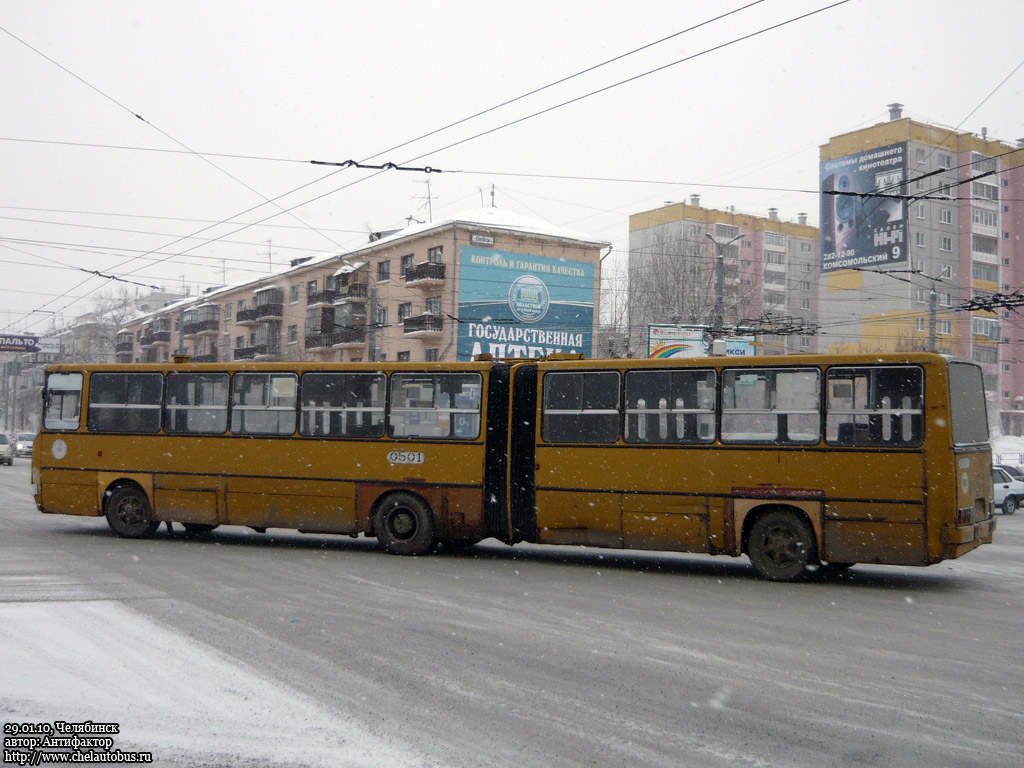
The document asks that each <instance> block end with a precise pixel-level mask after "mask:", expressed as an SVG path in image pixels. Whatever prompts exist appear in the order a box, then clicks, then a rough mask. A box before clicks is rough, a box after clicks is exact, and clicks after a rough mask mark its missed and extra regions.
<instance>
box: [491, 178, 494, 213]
mask: <svg viewBox="0 0 1024 768" xmlns="http://www.w3.org/2000/svg"><path fill="white" fill-rule="evenodd" d="M494 207H495V205H494V185H493V184H491V208H494Z"/></svg>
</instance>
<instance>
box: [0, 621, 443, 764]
mask: <svg viewBox="0 0 1024 768" xmlns="http://www.w3.org/2000/svg"><path fill="white" fill-rule="evenodd" d="M0 659H3V675H2V679H0V718H2V719H3V721H4V722H5V723H14V722H17V723H53V722H55V721H57V720H62V721H64V722H68V723H83V722H86V721H92V722H93V723H118V724H119V725H120V728H119V733H118V734H117V735H116V736H114V748H115V749H121V750H141V751H146V752H151V753H152V755H153V761H154V764H155V765H165V766H167V765H182V766H185V765H189V766H203V765H210V766H214V765H216V766H221V767H228V766H233V767H236V768H237V767H241V766H246V767H252V768H255V766H268V767H269V766H277V765H282V766H284V765H287V766H296V767H298V766H302V767H303V768H305V767H310V766H341V767H345V768H348V767H351V768H385V766H418V765H421V764H422V763H423V760H421V759H420V758H418V757H417V756H415V755H412V754H408V753H405V752H403V751H402V750H401V749H400V748H396V747H393V746H392V745H390V744H385V743H384V742H383V741H382V740H381V739H379V738H377V737H375V736H373V735H371V734H368V733H367V732H366V730H365V728H364V727H361V725H360V723H359V721H358V720H357V719H356V718H354V717H353V718H352V719H351V720H349V719H346V718H341V717H338V716H337V715H336V714H334V713H329V712H326V711H324V710H323V709H322V708H320V707H319V706H318V705H317V704H316V703H315V702H313V701H310V700H308V699H306V698H303V697H302V696H300V695H298V694H297V693H295V692H294V691H289V690H288V689H287V688H285V687H283V686H281V685H279V684H277V683H275V682H273V681H270V680H266V679H264V678H261V677H259V676H258V675H257V674H256V673H255V672H254V671H252V670H250V669H248V668H246V667H245V666H243V665H241V664H238V663H237V662H235V661H233V660H232V659H230V658H227V657H225V656H223V655H222V654H220V653H218V652H216V651H214V650H212V649H210V648H208V647H207V646H204V645H203V644H201V643H198V642H196V641H194V640H191V639H189V638H187V637H184V636H182V635H179V634H177V633H175V632H173V631H172V630H169V629H167V628H165V627H163V626H161V625H159V624H156V623H155V622H153V621H151V620H150V619H148V618H147V617H145V616H143V615H141V614H139V613H138V612H136V611H133V610H131V609H130V608H127V607H125V606H123V605H120V604H118V603H113V602H108V601H83V602H47V603H3V604H0Z"/></svg>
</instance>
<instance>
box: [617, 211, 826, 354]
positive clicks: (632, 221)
mask: <svg viewBox="0 0 1024 768" xmlns="http://www.w3.org/2000/svg"><path fill="white" fill-rule="evenodd" d="M818 243H819V237H818V229H817V228H816V227H813V226H810V225H808V224H807V216H806V214H803V213H801V214H799V215H798V217H797V221H796V222H790V221H782V220H781V219H780V218H779V216H778V211H777V210H776V209H774V208H772V209H769V211H768V216H764V217H762V216H754V215H752V214H748V213H740V212H737V211H735V210H718V209H714V208H705V207H702V206H701V204H700V197H699V195H692V196H691V197H690V201H689V203H669V204H667V205H665V206H663V207H661V208H656V209H654V210H650V211H643V212H641V213H636V214H633V215H632V216H630V218H629V311H628V322H627V324H628V328H629V348H630V353H631V354H633V355H637V356H640V357H647V356H648V355H649V354H652V348H651V345H650V342H649V338H650V333H651V328H652V327H653V326H661V325H677V326H680V327H690V326H707V327H711V328H714V327H716V326H719V327H725V328H727V329H728V328H734V327H736V326H739V327H741V328H742V327H749V326H751V325H753V324H757V323H758V321H761V326H762V327H763V328H766V329H768V330H770V329H771V328H772V327H777V328H779V329H782V328H783V327H787V328H789V329H791V330H792V329H795V328H797V327H803V328H806V329H811V328H813V326H814V325H815V323H816V322H817V316H818V306H817V298H818V291H817V281H818V264H819V261H820V260H819V257H818ZM719 267H720V272H719V269H718V268H719ZM719 278H720V279H721V286H719V285H718V280H719ZM756 344H757V354H784V353H787V352H791V353H795V352H814V351H816V350H817V348H818V342H817V339H816V337H815V336H814V335H813V334H811V333H787V334H785V335H782V334H778V335H771V334H763V335H758V336H757V337H756Z"/></svg>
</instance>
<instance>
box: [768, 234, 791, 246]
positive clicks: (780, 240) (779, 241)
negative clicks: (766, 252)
mask: <svg viewBox="0 0 1024 768" xmlns="http://www.w3.org/2000/svg"><path fill="white" fill-rule="evenodd" d="M764 244H765V245H774V246H781V247H783V248H785V247H786V236H785V235H777V234H775V233H774V232H765V233H764Z"/></svg>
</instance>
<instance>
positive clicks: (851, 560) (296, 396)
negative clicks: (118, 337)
mask: <svg viewBox="0 0 1024 768" xmlns="http://www.w3.org/2000/svg"><path fill="white" fill-rule="evenodd" d="M43 394H44V416H43V427H42V430H41V432H40V435H39V438H38V439H37V441H36V450H35V455H34V457H33V464H32V471H33V475H32V478H33V483H34V484H35V498H36V503H37V505H38V507H39V509H40V510H41V511H43V512H48V513H61V514H73V515H105V516H106V518H107V520H108V522H109V524H110V527H111V528H112V529H113V530H114V531H115V532H116V533H117V534H118V535H121V536H125V537H131V538H137V537H144V536H148V535H150V534H152V533H153V532H154V531H155V530H156V528H157V527H158V526H159V524H160V523H161V522H162V521H167V522H171V521H174V522H178V523H181V524H182V525H183V526H184V527H185V529H186V530H190V531H198V532H207V531H211V530H213V529H214V528H216V527H217V526H219V525H243V526H249V527H252V528H255V529H256V530H260V531H262V530H265V529H266V528H269V527H281V528H293V529H298V530H300V531H303V532H311V533H312V532H315V533H338V534H349V535H360V534H362V535H367V536H375V537H376V538H377V539H378V541H379V542H380V544H381V546H382V547H383V548H384V549H385V550H386V551H388V552H392V553H395V554H409V555H418V554H425V553H426V552H428V551H430V550H431V549H432V548H433V547H434V546H435V545H436V544H438V543H442V544H444V545H446V546H448V547H455V546H459V545H464V544H471V543H475V542H477V541H480V540H481V539H484V538H490V537H493V538H496V539H499V540H501V541H504V542H506V543H509V544H515V543H516V542H521V541H522V542H536V543H550V544H578V545H589V546H595V547H618V548H627V549H647V550H673V551H679V552H700V553H710V554H723V555H733V556H739V555H743V554H746V555H748V556H749V558H750V561H751V563H752V565H753V567H754V570H755V571H756V572H757V574H758V575H760V576H762V577H764V578H768V579H774V580H790V579H794V578H797V577H799V576H801V575H802V574H803V573H805V571H807V570H808V569H811V568H815V567H818V568H825V569H830V570H841V569H845V568H848V567H850V566H851V565H853V564H855V563H887V564H900V565H922V566H923V565H930V564H933V563H937V562H940V561H941V560H944V559H949V558H955V557H959V556H960V555H963V554H964V553H966V552H968V551H970V550H971V549H974V548H975V547H977V546H979V545H981V544H983V543H987V542H990V541H991V540H992V533H993V531H994V529H995V521H994V519H993V506H992V484H991V480H990V465H991V454H990V449H989V444H988V423H987V418H986V411H985V398H984V391H983V384H982V374H981V369H980V368H979V367H978V366H977V365H976V364H974V363H971V362H967V361H961V360H953V359H950V358H947V357H943V356H940V355H935V354H928V353H907V354H886V355H847V356H831V355H808V356H787V357H754V358H691V359H685V360H632V359H625V360H623V359H619V360H586V359H579V358H576V357H572V356H552V357H551V358H548V359H542V360H491V359H483V358H481V359H478V360H476V361H474V362H466V363H422V364H414V363H384V364H381V363H377V364H374V363H351V364H311V363H310V364H305V363H245V364H243V363H236V364H229V363H225V364H215V363H204V364H190V363H187V362H185V363H173V364H144V365H134V366H132V365H99V366H71V365H57V366H52V367H51V368H50V369H49V370H48V373H47V378H46V385H45V390H44V393H43Z"/></svg>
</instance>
